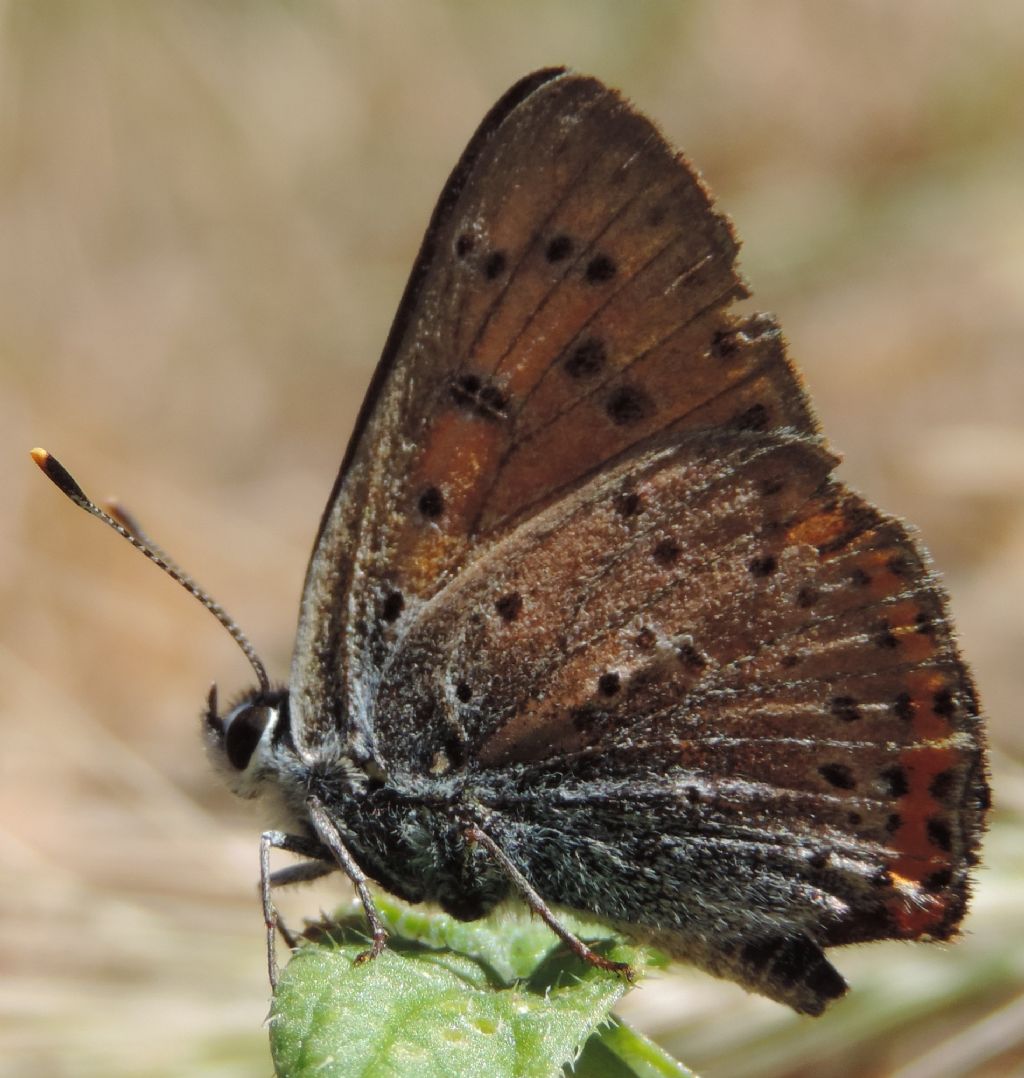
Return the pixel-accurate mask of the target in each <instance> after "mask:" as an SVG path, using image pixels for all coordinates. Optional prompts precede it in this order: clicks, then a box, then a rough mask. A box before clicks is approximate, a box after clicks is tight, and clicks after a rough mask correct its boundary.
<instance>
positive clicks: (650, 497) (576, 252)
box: [49, 70, 988, 1014]
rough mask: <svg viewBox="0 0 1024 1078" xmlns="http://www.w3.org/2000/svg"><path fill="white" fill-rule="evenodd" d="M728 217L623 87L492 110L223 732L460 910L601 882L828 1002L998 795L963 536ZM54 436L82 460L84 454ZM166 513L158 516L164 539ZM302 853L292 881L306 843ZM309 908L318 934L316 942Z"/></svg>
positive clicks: (705, 950) (922, 913)
mask: <svg viewBox="0 0 1024 1078" xmlns="http://www.w3.org/2000/svg"><path fill="white" fill-rule="evenodd" d="M737 246H738V244H737V241H736V239H735V237H734V235H733V232H732V229H731V226H730V225H729V223H728V222H727V221H726V220H725V218H724V217H722V216H720V215H719V214H718V213H717V212H716V211H715V210H714V208H713V206H712V202H711V198H710V195H709V193H708V192H707V190H706V188H705V187H704V186H703V184H702V183H701V181H700V180H699V179H698V178H697V176H696V175H695V173H694V171H693V170H692V169H691V167H690V166H689V165H688V163H687V162H686V161H685V159H683V158H682V157H680V156H678V155H677V154H676V153H675V152H673V151H672V150H671V149H670V148H669V147H668V146H667V145H666V143H665V141H664V140H663V138H662V137H661V135H660V134H659V133H658V132H657V130H656V129H655V128H654V127H653V125H652V124H651V123H650V122H649V121H648V120H646V119H645V118H644V117H642V116H641V115H639V114H638V113H637V112H636V111H634V110H633V109H632V108H631V107H630V106H629V105H628V104H627V103H626V102H625V101H624V100H623V99H622V98H621V97H620V96H619V95H618V94H617V93H615V92H614V91H611V90H609V89H608V88H607V87H605V86H604V85H602V84H601V83H600V82H598V81H597V80H595V79H592V78H587V77H584V76H581V75H577V74H573V73H570V72H566V71H563V70H546V71H540V72H536V73H535V74H533V75H530V76H528V77H527V78H525V79H523V80H522V81H520V82H519V83H518V84H517V85H516V86H514V87H513V88H512V89H511V90H510V91H509V92H508V93H507V94H506V95H505V96H504V97H503V98H502V99H501V100H500V101H499V102H498V104H497V105H495V107H494V108H493V109H492V110H491V112H490V113H489V114H488V116H487V117H486V118H485V119H484V121H483V123H482V125H481V127H480V129H479V130H478V131H477V133H476V135H475V136H474V137H473V139H472V140H471V142H470V143H469V146H468V147H467V149H466V151H465V153H464V155H463V157H462V159H461V160H460V162H459V164H458V165H457V167H456V169H455V170H454V172H453V173H452V176H451V178H450V179H449V181H448V183H447V185H446V187H445V189H444V191H443V193H442V195H441V198H440V201H439V203H438V206H437V208H436V210H435V212H434V215H433V218H432V220H431V222H430V225H429V227H428V230H427V233H426V237H425V239H424V242H423V246H422V249H421V251H420V254H419V257H418V259H417V261H416V263H415V266H414V269H413V272H412V276H411V279H410V282H409V284H408V286H407V289H406V292H405V295H404V297H403V300H402V303H401V306H400V309H399V313H398V316H397V318H396V321H395V324H394V327H393V328H392V331H391V334H390V336H389V338H388V342H387V345H386V347H385V350H384V354H383V357H382V359H381V361H380V364H379V365H378V368H377V371H376V373H375V375H374V378H373V382H372V385H371V387H370V390H369V393H368V395H367V397H366V401H365V403H364V406H363V409H362V411H361V413H360V416H359V419H358V422H357V425H356V429H355V432H354V434H353V436H352V439H351V442H350V445H349V448H348V451H347V453H346V456H345V459H344V461H343V463H342V467H341V471H340V474H339V476H338V479H337V482H336V484H335V487H334V490H333V491H332V493H331V497H330V499H329V501H328V504H327V508H326V511H325V513H324V516H323V519H322V521H321V524H320V528H319V533H318V536H317V539H316V543H315V547H314V551H313V555H312V559H311V561H310V565H309V570H308V573H307V576H306V582H305V588H304V593H303V598H302V606H301V612H300V618H299V628H298V635H297V640H296V646H295V652H294V658H293V662H292V670H291V678H290V682H289V685H288V688H287V690H282V691H275V690H273V689H271V688H270V687H269V684H268V683H267V682H266V679H265V677H264V678H261V682H262V684H261V687H260V689H259V690H257V691H256V692H254V693H251V694H248V695H247V696H246V697H245V698H244V699H242V700H241V701H240V702H238V703H237V704H235V705H234V706H233V707H232V708H229V709H227V710H226V713H225V714H224V715H221V714H219V713H218V708H217V702H216V697H215V694H211V699H210V702H209V706H208V709H207V714H206V719H205V728H206V731H207V736H208V740H209V743H210V748H211V752H212V754H213V755H214V757H215V759H217V760H218V761H219V763H220V765H221V767H222V769H223V770H224V772H225V773H226V774H227V775H228V777H229V780H230V781H231V784H232V786H233V787H234V789H235V790H236V791H237V792H238V793H240V794H242V795H243V796H250V797H251V796H261V795H270V796H271V797H272V798H274V799H276V800H277V801H278V802H279V803H281V804H282V805H283V807H284V809H285V815H286V816H287V818H288V819H290V821H291V822H290V824H289V826H288V828H287V830H286V831H283V832H268V833H267V834H266V835H265V836H264V846H263V875H264V881H265V885H264V905H265V913H266V919H267V922H268V926H269V929H268V931H269V939H270V941H271V943H272V942H273V936H274V925H275V924H276V913H275V911H274V908H273V903H272V901H271V898H270V884H271V882H274V883H280V882H290V881H293V880H298V879H308V878H312V877H313V876H316V875H321V874H323V873H325V872H328V871H333V870H335V869H338V868H340V869H341V870H343V871H344V872H345V873H346V874H347V875H348V876H349V877H350V878H351V879H352V880H353V882H354V883H355V884H356V887H357V889H358V890H359V893H360V895H361V897H362V898H363V901H364V906H365V907H366V910H367V915H368V917H369V919H370V925H371V929H372V930H373V946H372V947H371V949H370V952H369V953H370V954H372V953H375V952H376V951H379V950H380V948H381V947H382V946H383V945H384V943H385V938H386V934H385V933H384V929H383V926H382V925H381V923H380V921H379V918H378V917H377V916H376V913H375V910H374V907H373V900H372V895H371V894H370V892H369V890H368V889H367V885H368V881H374V882H376V883H378V884H380V885H381V886H383V887H384V888H386V889H387V890H388V891H390V892H393V893H394V894H396V895H398V896H400V897H401V898H403V899H406V900H408V901H411V902H421V901H429V902H433V903H437V904H439V905H440V906H441V907H442V908H443V909H444V910H446V911H447V912H449V913H451V914H453V915H455V916H456V917H459V918H464V919H474V918H478V917H481V916H483V915H485V914H486V913H487V912H488V911H490V910H491V909H493V908H494V906H495V905H497V904H498V903H499V902H501V901H503V900H505V899H506V898H508V897H510V896H515V895H518V896H519V897H521V898H523V899H525V900H526V902H527V903H528V904H529V905H530V906H531V908H533V909H534V910H535V911H536V912H538V913H539V914H540V915H541V916H543V917H544V918H545V920H547V921H548V923H549V924H550V925H551V926H552V928H554V929H555V931H556V932H559V934H560V935H562V938H563V939H564V940H565V941H566V943H568V944H569V945H570V946H571V947H573V948H574V949H575V950H577V951H578V953H580V954H583V956H584V957H587V958H589V959H590V960H592V961H595V962H597V963H598V964H603V965H607V966H614V965H615V964H614V963H610V962H608V961H607V960H605V959H602V958H601V956H599V955H595V954H594V952H592V951H590V949H589V948H587V947H586V946H585V945H584V944H583V943H582V942H581V941H579V940H577V939H576V938H575V937H573V936H572V935H571V934H570V933H568V932H567V931H566V930H565V929H564V928H562V927H561V925H560V923H559V921H558V918H557V913H555V912H553V910H557V909H558V908H559V907H564V908H568V909H571V910H577V911H584V912H585V913H587V914H589V915H594V916H597V917H599V918H602V919H605V920H607V921H608V922H610V923H612V924H614V925H616V926H619V927H620V928H622V929H623V930H624V931H625V932H627V933H629V934H631V935H632V936H634V937H638V938H640V939H643V940H648V941H651V942H653V943H655V944H657V945H658V946H660V947H662V948H664V949H665V950H667V951H668V952H669V953H670V954H671V955H673V956H675V957H678V958H680V959H682V960H684V961H687V962H690V963H693V964H695V965H697V966H700V967H702V968H703V969H705V970H707V971H709V972H711V973H712V974H715V975H718V976H720V977H725V978H729V979H731V980H734V981H736V982H738V983H739V984H741V985H743V986H744V987H746V988H747V989H749V990H751V991H755V992H759V993H762V994H764V995H766V996H769V997H771V998H772V999H775V1000H779V1001H781V1002H783V1003H786V1004H788V1005H790V1006H791V1007H793V1008H795V1009H796V1010H797V1011H800V1012H803V1013H807V1014H819V1013H821V1011H822V1010H823V1009H824V1008H825V1007H826V1006H827V1004H828V1003H829V1002H830V1001H831V1000H833V999H835V998H836V997H838V996H840V995H841V994H842V993H843V992H844V991H845V988H846V986H845V983H844V981H843V979H842V977H841V976H840V974H839V973H838V972H837V971H836V970H835V968H834V967H833V966H832V965H831V963H830V962H829V961H828V959H827V958H826V956H825V953H824V950H825V948H827V947H830V946H834V945H839V944H845V943H854V942H861V941H868V940H877V939H889V938H898V939H918V938H932V939H947V938H949V937H950V936H951V935H953V934H954V933H955V931H956V929H957V926H958V924H959V922H960V921H961V919H962V917H963V915H964V912H965V909H966V904H967V899H968V892H969V872H970V869H971V868H972V866H973V865H974V864H975V863H976V859H977V852H976V851H977V848H978V843H979V838H980V835H981V832H982V829H983V821H984V814H985V810H986V808H987V805H988V793H987V786H986V780H985V765H984V752H983V740H982V732H981V728H980V720H979V717H978V707H977V703H976V700H975V696H974V692H973V688H972V684H971V680H970V676H969V674H968V671H967V670H966V668H965V666H964V664H963V662H962V660H961V659H960V657H959V654H958V652H957V649H956V646H955V643H954V640H953V638H952V634H951V630H950V627H949V622H948V618H947V613H946V604H945V599H944V597H943V594H942V592H941V589H940V587H939V585H938V583H937V581H936V579H935V576H934V574H933V573H932V571H931V569H930V567H929V564H928V561H927V556H926V555H925V553H924V552H923V551H922V549H921V548H920V547H919V546H918V545H917V543H916V542H915V541H914V540H913V539H912V538H911V537H910V536H909V535H908V533H907V531H906V530H905V528H904V527H903V525H902V524H900V523H899V522H898V521H896V520H894V519H893V518H891V517H888V516H885V515H884V514H883V513H881V512H880V511H879V510H877V509H875V508H874V507H873V506H871V505H870V504H868V503H867V502H865V501H864V500H863V499H862V498H860V497H859V496H858V495H856V494H854V493H852V492H851V491H849V490H848V489H847V488H846V487H844V486H843V485H842V484H841V483H840V482H838V481H837V480H836V479H834V478H833V476H832V472H833V469H834V467H835V465H836V463H837V459H836V457H835V456H834V455H833V454H832V453H831V452H830V450H829V449H828V448H827V446H826V445H825V443H824V440H823V439H822V437H821V435H820V433H819V431H818V427H817V423H816V420H815V418H814V416H813V413H812V411H811V408H810V405H809V403H808V399H807V396H806V394H805V392H804V390H803V388H802V386H801V383H800V380H799V377H798V375H797V374H796V373H795V371H794V369H793V368H792V367H791V365H790V363H789V361H788V359H787V358H786V355H785V348H784V343H783V340H782V336H781V332H780V330H779V327H778V325H777V324H776V322H775V321H774V320H773V319H772V318H771V317H769V316H767V315H758V314H755V315H738V314H735V313H732V312H731V310H730V308H731V307H732V305H733V304H734V303H735V302H736V301H737V300H739V299H742V298H744V297H746V295H747V291H746V287H745V285H744V283H743V281H742V280H741V279H740V277H739V276H738V275H737V272H736V270H735V267H734V260H735V255H736V250H737ZM49 459H50V460H52V458H49ZM130 530H131V529H129V531H130ZM274 846H279V847H283V848H285V849H289V850H292V851H293V852H295V853H297V854H299V855H300V856H302V857H303V858H304V859H305V860H304V861H302V862H299V863H298V864H296V865H295V866H292V867H290V868H287V869H285V870H283V872H279V873H278V874H277V875H276V876H274V877H271V875H270V873H269V867H268V855H269V850H270V848H272V847H274ZM286 938H290V937H287V936H286Z"/></svg>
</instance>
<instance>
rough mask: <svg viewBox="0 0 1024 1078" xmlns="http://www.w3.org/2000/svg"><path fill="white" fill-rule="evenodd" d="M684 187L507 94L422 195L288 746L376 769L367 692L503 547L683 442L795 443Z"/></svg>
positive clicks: (706, 223) (669, 174)
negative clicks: (726, 435) (698, 437)
mask: <svg viewBox="0 0 1024 1078" xmlns="http://www.w3.org/2000/svg"><path fill="white" fill-rule="evenodd" d="M736 246H737V244H736V241H735V239H734V237H733V235H732V231H731V229H730V227H729V225H728V223H727V222H726V221H725V220H724V218H722V217H720V216H719V215H718V214H716V213H715V212H714V211H713V210H712V208H711V205H710V200H709V197H708V194H707V192H706V191H705V190H704V188H703V186H702V185H701V183H700V181H699V180H698V179H697V178H696V177H695V175H694V174H693V172H692V171H691V170H690V169H689V168H688V167H687V166H686V164H685V162H683V161H682V160H681V159H680V158H678V157H677V156H676V155H675V154H674V153H673V152H672V151H671V150H670V149H669V148H668V146H667V145H666V144H665V142H664V140H663V139H662V138H661V136H660V135H659V134H658V132H657V131H656V130H655V129H654V127H653V126H652V125H651V124H650V122H649V121H647V120H646V119H645V118H643V117H642V116H639V115H638V114H637V113H636V112H634V111H633V110H632V109H631V108H630V107H629V106H628V105H627V104H626V103H625V102H624V101H623V100H622V99H621V98H620V97H619V95H618V94H616V93H614V92H612V91H611V90H609V89H607V88H606V87H605V86H603V85H602V84H601V83H599V82H597V81H596V80H594V79H590V78H585V77H582V76H578V75H573V74H567V73H565V72H563V71H559V70H550V71H541V72H537V73H536V74H534V75H531V76H528V77H527V78H525V79H523V80H522V81H521V82H520V83H518V84H517V85H516V86H515V87H513V88H512V89H511V90H510V91H509V92H508V93H507V94H506V95H505V97H504V98H503V99H502V100H501V101H500V102H499V103H498V104H497V105H496V106H495V107H494V109H493V110H492V111H491V113H490V114H489V115H488V116H487V118H486V119H485V120H484V122H483V124H482V125H481V127H480V129H479V130H478V131H477V133H476V135H475V136H474V137H473V139H472V140H471V142H470V144H469V146H468V148H467V150H466V152H465V153H464V155H463V157H462V159H461V161H460V162H459V164H458V165H457V167H456V169H455V170H454V172H453V174H452V176H451V178H450V179H449V181H448V183H447V185H446V187H445V189H444V192H443V193H442V195H441V198H440V201H439V203H438V206H437V209H436V210H435V213H434V216H433V219H432V221H431V223H430V226H429V228H428V230H427V234H426V237H425V239H424V243H423V247H422V249H421V252H420V255H419V257H418V259H417V262H416V265H415V267H414V270H413V273H412V277H411V279H410V282H409V285H408V287H407V289H406V293H405V296H404V298H403V301H402V304H401V307H400V310H399V314H398V316H397V318H396V321H395V325H394V327H393V329H392V332H391V334H390V337H389V339H388V343H387V345H386V347H385V351H384V355H383V358H382V359H381V362H380V364H379V366H378V369H377V372H376V374H375V376H374V380H373V384H372V386H371V389H370V392H369V395H368V397H367V400H366V403H365V404H364V407H363V411H362V413H361V415H360V418H359V421H358V424H357V428H356V432H355V434H354V436H353V438H352V441H351V443H350V447H349V450H348V453H347V454H346V457H345V460H344V462H343V464H342V468H341V472H340V475H339V477H338V480H337V482H336V484H335V489H334V491H333V493H332V496H331V499H330V501H329V503H328V506H327V510H326V512H325V515H324V518H323V521H322V523H321V528H320V533H319V536H318V539H317V542H316V546H315V549H314V553H313V557H312V559H311V562H310V566H309V570H308V574H307V579H306V585H305V590H304V595H303V601H302V608H301V613H300V624H299V631H298V636H297V641H296V648H295V654H294V659H293V666H292V677H291V682H290V693H291V709H292V717H293V727H294V730H295V736H296V741H297V744H298V746H299V748H300V749H301V750H303V751H304V752H306V753H307V754H308V755H311V756H314V757H315V756H317V755H319V754H326V755H330V754H332V753H335V752H337V750H338V748H339V746H340V745H345V746H346V747H347V749H348V750H349V751H353V752H355V753H356V754H357V755H359V754H360V753H363V754H370V755H373V754H379V752H380V749H379V745H378V744H377V740H376V739H375V737H374V725H375V721H376V720H375V710H376V708H375V699H376V692H377V686H378V685H379V683H380V677H381V671H382V670H383V668H384V667H385V665H386V664H387V662H388V661H389V659H390V657H391V655H392V654H393V651H394V648H395V646H396V643H397V641H398V640H400V638H401V636H402V634H403V633H404V631H405V629H406V627H407V626H408V625H409V624H410V623H411V622H412V620H414V619H415V617H416V615H417V612H418V611H419V609H421V607H422V606H423V604H424V603H426V602H427V601H429V600H430V599H431V598H432V597H433V596H434V595H436V594H437V593H438V592H439V591H440V590H441V589H442V588H444V587H445V586H446V585H448V584H449V582H450V581H452V580H453V579H455V578H456V577H457V576H458V574H459V573H460V572H461V571H462V569H463V568H464V567H465V566H466V565H467V564H468V563H469V562H470V561H471V560H472V559H473V558H475V557H478V556H479V555H480V554H481V553H482V552H483V551H484V550H486V549H488V548H489V547H490V546H491V545H493V544H494V543H495V542H496V541H497V540H498V539H499V538H500V537H501V536H502V535H504V534H506V533H507V532H508V531H509V530H510V529H511V528H513V527H515V526H516V525H517V524H519V523H521V522H522V521H523V520H525V519H528V518H529V517H530V516H532V515H535V514H536V513H537V512H539V511H540V510H542V509H543V508H544V507H545V506H546V505H549V504H550V503H551V502H552V501H554V500H556V499H557V498H559V497H562V496H564V494H565V493H566V492H568V491H569V490H571V489H573V488H574V487H576V486H579V485H580V484H581V483H584V482H585V481H586V480H587V478H588V477H589V476H591V475H593V474H595V473H597V472H599V471H600V470H601V469H602V468H603V467H606V466H607V465H608V464H609V462H611V461H614V460H616V459H617V458H619V457H621V456H622V455H623V454H627V453H630V452H635V451H636V450H637V449H638V447H640V446H643V445H645V444H649V443H653V442H655V441H657V440H659V439H664V438H669V439H671V438H672V437H673V436H674V434H675V433H677V432H679V431H682V430H684V429H689V428H693V427H700V426H714V425H716V424H723V425H732V426H733V427H735V428H737V429H771V428H773V427H778V426H791V427H793V428H794V429H797V430H801V431H804V432H808V433H810V432H812V431H813V428H814V422H813V419H812V418H811V415H810V412H809V409H808V406H807V403H806V400H805V397H804V395H803V393H802V391H801V390H800V388H799V385H798V384H797V381H796V379H795V377H794V375H793V373H792V371H791V370H790V368H789V366H788V364H787V363H786V361H785V358H784V357H783V355H782V349H781V345H780V341H779V337H778V333H777V331H776V330H775V328H774V326H773V325H772V324H771V323H770V321H768V320H766V319H763V318H754V319H751V320H747V321H745V322H740V321H737V320H734V319H732V318H731V317H730V316H729V315H728V313H727V310H726V308H727V307H728V305H729V303H730V302H731V301H732V300H734V299H735V298H736V297H739V296H743V295H745V294H746V291H745V288H744V286H743V284H742V282H741V281H740V279H739V278H738V276H737V275H736V273H735V270H734V268H733V261H734V256H735V252H736Z"/></svg>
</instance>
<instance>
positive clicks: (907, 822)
mask: <svg viewBox="0 0 1024 1078" xmlns="http://www.w3.org/2000/svg"><path fill="white" fill-rule="evenodd" d="M959 758H960V756H959V753H958V752H957V750H956V749H955V748H952V747H946V746H942V745H919V746H915V747H912V748H908V749H906V750H905V751H904V752H902V753H901V754H900V767H901V768H902V769H903V773H904V775H905V776H906V781H907V787H908V789H907V792H906V793H905V794H904V795H903V797H901V798H900V801H899V817H900V826H899V827H898V828H897V829H896V831H895V832H894V834H893V846H894V847H895V849H896V857H895V858H893V859H892V860H890V861H889V863H888V867H889V869H890V871H891V872H892V873H893V875H894V876H895V877H896V878H897V883H899V884H902V885H903V887H902V888H901V892H902V893H900V894H899V895H898V896H897V897H895V898H893V899H892V900H891V901H890V902H889V906H888V908H889V912H890V914H891V915H892V917H893V919H894V922H895V923H896V925H897V926H898V927H899V930H900V932H901V934H903V935H905V936H907V937H908V938H916V937H917V936H920V935H923V934H924V933H927V932H929V931H930V930H932V929H933V928H936V927H938V926H939V925H940V924H941V923H942V920H943V918H944V916H945V913H946V909H947V903H946V902H945V901H944V900H943V899H942V898H941V896H938V895H935V894H930V893H929V892H928V891H926V890H923V889H922V887H921V885H922V884H924V883H925V882H926V881H927V880H929V879H930V878H931V877H932V876H934V875H935V874H936V873H940V872H942V871H943V870H944V869H948V868H950V867H951V865H952V863H953V853H952V851H950V850H946V849H944V848H943V846H942V845H941V844H940V843H939V842H937V841H936V838H935V834H934V832H933V828H934V827H935V824H936V821H938V822H939V824H940V826H946V827H948V826H949V825H948V823H946V822H945V810H944V808H943V806H942V805H941V804H940V803H939V802H938V801H936V800H935V798H934V797H933V796H932V793H931V790H932V783H933V782H934V780H935V779H936V777H937V776H938V775H941V774H943V773H944V772H947V771H950V770H953V769H955V768H956V766H957V764H958V762H959Z"/></svg>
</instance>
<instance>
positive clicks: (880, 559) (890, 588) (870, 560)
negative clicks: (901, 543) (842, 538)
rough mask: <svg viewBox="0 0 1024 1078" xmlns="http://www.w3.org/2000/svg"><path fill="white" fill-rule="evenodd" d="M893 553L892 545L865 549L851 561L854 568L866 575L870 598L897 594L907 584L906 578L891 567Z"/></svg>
mask: <svg viewBox="0 0 1024 1078" xmlns="http://www.w3.org/2000/svg"><path fill="white" fill-rule="evenodd" d="M895 553H896V551H894V550H893V548H892V547H887V548H883V549H881V550H865V551H863V552H862V553H861V554H860V555H859V556H858V557H857V559H856V560H855V561H854V562H853V563H852V564H853V568H854V569H861V570H862V571H863V572H865V573H866V574H867V575H868V578H869V580H868V585H867V592H868V594H869V595H870V596H871V598H872V599H886V598H888V597H889V596H890V595H898V594H899V593H900V592H901V591H903V589H904V588H905V587H906V586H907V581H906V579H905V578H904V577H902V576H901V575H900V574H899V573H896V572H894V571H893V570H892V568H891V565H890V563H891V561H892V558H893V555H894V554H895Z"/></svg>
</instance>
